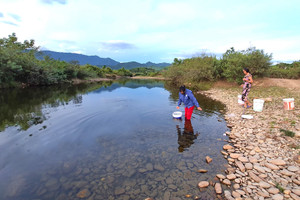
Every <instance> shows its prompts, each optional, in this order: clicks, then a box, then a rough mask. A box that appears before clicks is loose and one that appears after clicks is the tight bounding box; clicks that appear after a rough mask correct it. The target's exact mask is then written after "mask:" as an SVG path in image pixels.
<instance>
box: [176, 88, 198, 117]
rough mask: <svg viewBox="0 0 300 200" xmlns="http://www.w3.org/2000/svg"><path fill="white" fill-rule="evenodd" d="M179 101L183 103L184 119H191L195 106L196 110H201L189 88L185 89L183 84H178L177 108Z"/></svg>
mask: <svg viewBox="0 0 300 200" xmlns="http://www.w3.org/2000/svg"><path fill="white" fill-rule="evenodd" d="M181 103H184V105H185V119H186V120H191V118H192V114H193V110H194V108H195V106H196V107H197V109H198V110H202V108H200V106H199V103H198V101H197V99H196V98H195V96H194V95H193V92H192V91H191V90H189V89H186V88H185V86H184V85H183V86H180V88H179V100H178V105H177V109H179V106H180V105H181Z"/></svg>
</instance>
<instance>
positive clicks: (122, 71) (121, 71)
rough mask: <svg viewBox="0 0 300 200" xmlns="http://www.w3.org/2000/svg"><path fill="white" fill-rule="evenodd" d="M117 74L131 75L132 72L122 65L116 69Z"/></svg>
mask: <svg viewBox="0 0 300 200" xmlns="http://www.w3.org/2000/svg"><path fill="white" fill-rule="evenodd" d="M117 75H119V76H132V73H131V72H130V71H129V70H127V69H125V68H124V67H122V68H121V69H118V70H117Z"/></svg>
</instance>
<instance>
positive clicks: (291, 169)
mask: <svg viewBox="0 0 300 200" xmlns="http://www.w3.org/2000/svg"><path fill="white" fill-rule="evenodd" d="M287 169H288V170H289V171H291V172H298V171H300V169H299V167H296V166H289V167H288V168H287Z"/></svg>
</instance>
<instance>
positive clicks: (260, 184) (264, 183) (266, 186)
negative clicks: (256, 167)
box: [259, 181, 271, 188]
mask: <svg viewBox="0 0 300 200" xmlns="http://www.w3.org/2000/svg"><path fill="white" fill-rule="evenodd" d="M259 186H260V187H262V188H270V187H271V185H270V184H269V183H266V182H264V181H260V182H259Z"/></svg>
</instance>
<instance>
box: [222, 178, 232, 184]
mask: <svg viewBox="0 0 300 200" xmlns="http://www.w3.org/2000/svg"><path fill="white" fill-rule="evenodd" d="M223 183H224V184H225V185H231V182H230V180H228V179H225V180H223Z"/></svg>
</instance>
